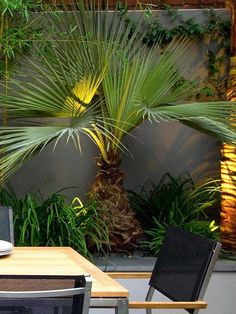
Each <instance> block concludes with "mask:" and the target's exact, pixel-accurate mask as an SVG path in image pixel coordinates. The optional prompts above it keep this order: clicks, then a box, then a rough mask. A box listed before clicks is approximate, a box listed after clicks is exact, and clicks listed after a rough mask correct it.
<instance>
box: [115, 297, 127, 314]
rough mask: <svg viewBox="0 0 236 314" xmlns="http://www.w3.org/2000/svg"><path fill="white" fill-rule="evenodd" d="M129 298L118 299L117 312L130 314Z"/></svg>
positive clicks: (116, 313) (118, 313) (117, 313)
mask: <svg viewBox="0 0 236 314" xmlns="http://www.w3.org/2000/svg"><path fill="white" fill-rule="evenodd" d="M128 312H129V310H128V299H126V298H123V299H118V301H117V307H116V308H115V314H128Z"/></svg>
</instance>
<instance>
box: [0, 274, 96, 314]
mask: <svg viewBox="0 0 236 314" xmlns="http://www.w3.org/2000/svg"><path fill="white" fill-rule="evenodd" d="M91 284H92V282H91V279H90V277H89V276H38V275H37V276H34V275H31V276H20V275H15V276H14V275H12V276H1V277H0V290H1V291H0V314H88V312H89V305H90V292H91Z"/></svg>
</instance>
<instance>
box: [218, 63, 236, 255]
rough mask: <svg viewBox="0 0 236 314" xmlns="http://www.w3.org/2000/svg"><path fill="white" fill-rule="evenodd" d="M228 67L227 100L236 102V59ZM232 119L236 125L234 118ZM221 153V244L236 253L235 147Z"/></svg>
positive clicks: (223, 147) (225, 146)
mask: <svg viewBox="0 0 236 314" xmlns="http://www.w3.org/2000/svg"><path fill="white" fill-rule="evenodd" d="M230 65H231V69H230V73H229V74H230V82H229V83H230V84H229V85H230V88H229V90H228V93H227V100H230V101H236V57H232V58H231V59H230ZM232 119H233V121H232V122H233V123H236V122H235V119H236V118H235V117H232ZM221 153H222V155H221V156H222V157H221V179H222V198H221V215H220V219H221V222H220V231H221V242H222V245H223V248H224V249H226V250H229V251H235V252H236V147H234V146H231V145H228V144H223V146H222V150H221Z"/></svg>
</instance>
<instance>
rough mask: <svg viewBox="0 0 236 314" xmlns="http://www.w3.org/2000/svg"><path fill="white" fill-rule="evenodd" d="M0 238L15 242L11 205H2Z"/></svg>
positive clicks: (0, 211) (0, 208)
mask: <svg viewBox="0 0 236 314" xmlns="http://www.w3.org/2000/svg"><path fill="white" fill-rule="evenodd" d="M0 240H5V241H8V242H11V243H12V244H14V229H13V215H12V208H11V207H3V206H0Z"/></svg>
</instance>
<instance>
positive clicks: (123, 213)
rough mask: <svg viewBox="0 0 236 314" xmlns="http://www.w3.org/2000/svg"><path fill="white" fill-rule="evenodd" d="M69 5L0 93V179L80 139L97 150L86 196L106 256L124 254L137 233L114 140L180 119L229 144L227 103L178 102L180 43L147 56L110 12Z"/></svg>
mask: <svg viewBox="0 0 236 314" xmlns="http://www.w3.org/2000/svg"><path fill="white" fill-rule="evenodd" d="M78 7H79V10H77V11H76V12H64V14H57V15H55V14H51V20H52V22H53V25H54V26H53V27H54V29H55V28H57V35H56V37H51V38H50V39H49V41H50V50H51V52H50V53H48V52H47V53H45V50H42V49H39V50H38V52H39V55H40V59H41V61H42V62H41V63H40V62H39V60H34V59H28V66H27V73H25V71H26V70H25V69H21V70H20V71H19V73H18V74H17V76H16V78H15V79H11V80H10V81H9V83H8V86H9V87H8V90H7V93H5V94H2V95H0V103H1V105H0V106H1V108H6V109H7V111H8V116H9V118H12V119H13V120H14V125H13V126H8V127H1V128H0V155H1V160H0V171H1V173H2V180H4V179H5V178H7V177H8V176H9V175H10V174H11V173H12V172H14V171H15V170H16V169H18V168H19V167H20V166H21V165H22V164H23V163H24V162H26V161H27V160H28V159H29V158H30V157H31V156H32V155H33V154H35V153H37V152H39V151H41V150H42V149H43V148H44V147H45V146H46V145H47V144H48V143H49V142H52V141H54V145H55V146H56V145H57V143H58V142H59V140H60V139H61V138H62V137H67V139H68V140H70V139H71V140H72V141H73V142H74V144H75V146H76V147H77V148H78V149H79V150H80V149H81V145H80V137H81V135H83V134H84V135H87V136H88V137H89V138H90V139H91V140H92V141H93V142H94V143H95V144H96V145H97V147H98V149H99V151H100V155H99V157H98V158H97V165H98V173H97V176H96V178H95V181H94V183H93V185H92V187H91V190H90V195H91V196H92V197H95V198H97V199H98V200H99V201H100V202H101V203H102V206H103V209H104V211H103V212H105V214H104V219H105V221H107V224H108V227H109V229H110V237H111V245H112V246H113V248H114V249H115V248H117V247H119V249H120V248H123V249H124V248H130V247H131V246H132V245H133V243H134V242H135V240H136V238H137V236H138V235H139V233H140V227H139V224H138V222H137V221H136V220H135V217H134V214H133V212H132V210H131V208H130V207H129V204H128V200H127V196H126V193H125V191H124V188H123V179H124V175H123V173H122V172H121V171H120V170H119V163H120V160H121V154H122V151H124V150H126V148H125V147H124V145H123V144H122V140H123V138H124V136H125V135H126V134H129V133H130V132H131V130H132V129H133V128H135V127H136V126H138V125H139V124H140V123H141V122H142V121H143V120H145V119H149V120H152V121H160V120H165V121H180V122H182V123H184V124H186V125H188V126H191V127H193V128H195V129H197V130H199V131H201V132H205V133H207V134H210V135H212V136H215V137H216V138H218V139H219V140H221V141H225V142H228V143H233V144H234V145H235V143H236V136H235V125H232V124H231V116H232V115H235V104H234V103H232V102H209V103H195V102H192V103H189V102H186V99H188V98H189V95H192V93H193V84H191V83H189V82H188V81H186V80H184V79H183V77H182V75H181V73H180V72H179V70H178V68H177V66H176V64H177V63H180V62H181V60H183V56H184V64H182V66H183V67H184V66H185V67H187V66H189V65H190V64H191V61H192V58H193V51H192V50H191V45H190V44H189V42H188V41H187V40H186V39H184V38H179V39H176V40H174V41H173V42H172V43H171V44H170V45H169V46H168V47H167V48H166V49H165V50H162V49H160V47H159V45H158V44H154V45H153V46H152V47H149V48H148V49H147V47H145V46H144V45H143V44H142V35H140V33H141V32H140V31H139V27H137V28H136V30H133V28H132V23H131V22H127V21H126V19H125V17H123V16H119V13H118V12H117V10H115V12H114V13H113V14H112V16H111V14H108V10H104V11H102V10H100V9H99V8H96V9H95V8H92V9H91V8H90V10H89V11H88V10H86V6H85V5H84V4H83V1H81V2H79V3H78ZM141 26H142V23H141V22H140V27H141ZM46 41H47V40H46V39H45V42H46ZM47 48H48V47H47ZM47 50H48V49H47ZM47 50H46V51H47ZM25 76H27V80H25ZM22 78H23V79H22Z"/></svg>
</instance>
